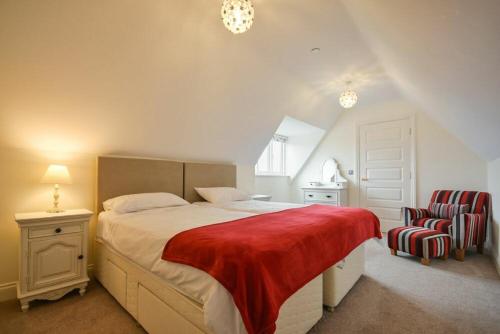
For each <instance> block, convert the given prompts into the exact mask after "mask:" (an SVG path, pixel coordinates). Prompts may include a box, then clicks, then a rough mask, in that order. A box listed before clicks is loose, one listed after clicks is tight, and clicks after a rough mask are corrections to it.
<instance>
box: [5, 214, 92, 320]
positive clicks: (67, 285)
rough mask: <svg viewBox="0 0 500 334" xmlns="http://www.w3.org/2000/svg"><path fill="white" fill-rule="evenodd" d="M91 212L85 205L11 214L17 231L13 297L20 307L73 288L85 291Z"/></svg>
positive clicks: (57, 296)
mask: <svg viewBox="0 0 500 334" xmlns="http://www.w3.org/2000/svg"><path fill="white" fill-rule="evenodd" d="M91 216H92V212H91V211H89V210H86V209H79V210H67V211H64V212H60V213H48V212H33V213H19V214H16V215H15V219H16V222H17V224H18V226H19V229H20V232H21V233H20V236H21V241H20V251H19V282H18V284H17V298H18V299H19V302H20V304H21V309H22V310H23V311H27V310H28V308H29V302H30V301H32V300H35V299H49V300H56V299H59V298H61V297H62V296H64V295H65V294H66V293H68V292H70V291H72V290H74V289H79V290H80V291H79V292H80V295H82V296H83V295H84V294H85V290H86V288H87V284H88V281H89V278H88V275H87V244H88V223H89V220H90V217H91Z"/></svg>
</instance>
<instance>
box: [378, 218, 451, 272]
mask: <svg viewBox="0 0 500 334" xmlns="http://www.w3.org/2000/svg"><path fill="white" fill-rule="evenodd" d="M387 245H388V246H389V248H390V249H391V254H392V255H397V254H398V253H397V252H398V251H401V252H405V253H409V254H411V255H415V256H418V257H421V258H422V260H421V262H422V264H425V265H429V263H431V260H430V258H431V257H441V258H442V259H443V260H446V259H447V258H448V254H449V253H450V247H451V238H450V236H449V235H448V234H446V233H443V232H440V231H436V230H432V229H429V228H425V227H418V226H403V227H396V228H393V229H392V230H390V231H389V232H387Z"/></svg>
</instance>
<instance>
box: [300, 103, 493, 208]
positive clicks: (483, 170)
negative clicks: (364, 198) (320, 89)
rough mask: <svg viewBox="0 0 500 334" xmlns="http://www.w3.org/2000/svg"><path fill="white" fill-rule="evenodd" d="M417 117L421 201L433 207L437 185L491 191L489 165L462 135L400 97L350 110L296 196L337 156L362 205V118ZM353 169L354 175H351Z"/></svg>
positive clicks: (354, 201)
mask: <svg viewBox="0 0 500 334" xmlns="http://www.w3.org/2000/svg"><path fill="white" fill-rule="evenodd" d="M412 115H415V121H416V136H417V139H416V155H417V205H418V206H427V204H428V201H429V198H430V196H431V193H432V191H433V190H434V189H445V188H449V189H469V190H486V188H487V163H486V162H485V161H484V160H483V159H481V158H480V157H478V156H477V155H476V154H475V153H473V152H472V151H471V150H470V149H468V148H467V147H466V146H465V145H464V144H463V143H462V142H461V141H460V140H459V139H458V138H456V137H455V136H453V135H451V134H450V133H449V132H448V131H446V130H444V129H443V128H442V127H440V126H439V125H438V124H437V123H436V122H434V121H433V120H432V119H430V118H429V117H428V116H427V115H426V114H425V113H423V112H421V111H420V110H419V109H418V108H417V107H416V106H414V105H412V104H410V103H409V102H406V101H402V100H398V101H393V102H390V103H384V104H380V105H376V106H372V107H365V108H354V109H352V110H349V111H345V112H344V113H343V114H342V115H341V116H340V117H339V118H338V120H337V122H336V124H335V125H334V126H333V128H332V130H331V131H330V132H329V133H328V134H327V135H326V136H325V138H324V139H323V141H322V142H321V144H320V145H319V147H318V148H317V149H316V151H315V152H314V153H313V155H312V156H311V158H310V159H309V161H308V162H307V164H306V165H305V166H304V168H303V169H302V172H301V173H300V174H299V175H298V176H297V177H296V178H295V180H294V182H293V184H292V187H291V192H292V194H291V199H292V200H293V201H296V202H300V199H301V197H302V194H301V190H300V186H302V185H304V184H306V183H307V182H308V181H310V180H319V179H320V178H321V166H322V164H323V162H324V161H325V160H326V159H328V158H331V157H334V158H335V159H337V162H338V163H339V164H340V169H341V170H342V172H343V175H344V176H345V177H346V178H347V179H349V181H350V184H349V203H350V205H351V206H356V205H358V191H357V181H356V179H357V162H356V159H357V158H356V127H357V124H359V123H360V122H368V121H372V120H379V119H388V120H390V119H398V118H403V117H409V116H412ZM348 169H353V170H354V171H355V173H354V175H352V176H350V175H347V170H348Z"/></svg>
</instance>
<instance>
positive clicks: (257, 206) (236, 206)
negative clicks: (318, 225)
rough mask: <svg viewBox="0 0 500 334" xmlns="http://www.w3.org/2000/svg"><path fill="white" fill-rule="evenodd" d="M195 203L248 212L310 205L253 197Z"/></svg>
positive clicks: (271, 210) (264, 211)
mask: <svg viewBox="0 0 500 334" xmlns="http://www.w3.org/2000/svg"><path fill="white" fill-rule="evenodd" d="M194 204H195V205H198V206H203V207H213V208H221V209H225V210H230V211H238V212H248V213H270V212H276V211H282V210H286V209H294V208H303V207H305V206H308V204H295V203H284V202H267V201H257V200H253V199H252V200H247V201H232V202H224V203H210V202H196V203H194Z"/></svg>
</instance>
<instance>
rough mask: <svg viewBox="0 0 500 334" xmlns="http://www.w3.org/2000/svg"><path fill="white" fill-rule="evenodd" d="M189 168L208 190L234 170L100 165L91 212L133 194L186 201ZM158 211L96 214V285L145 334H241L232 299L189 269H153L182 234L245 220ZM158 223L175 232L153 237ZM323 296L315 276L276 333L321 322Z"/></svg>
mask: <svg viewBox="0 0 500 334" xmlns="http://www.w3.org/2000/svg"><path fill="white" fill-rule="evenodd" d="M190 168H194V169H195V170H200V168H201V170H203V171H204V172H203V178H205V179H210V178H211V177H212V179H216V180H214V182H221V179H222V180H223V179H225V178H227V181H228V182H229V181H230V180H234V179H235V172H236V171H235V169H234V172H231V170H233V168H234V166H227V165H203V164H184V163H181V162H171V161H164V160H149V159H131V158H115V157H99V158H98V186H97V203H96V205H97V207H98V209H99V211H102V204H101V203H102V202H103V201H104V200H106V199H109V198H113V197H116V196H120V195H124V194H133V193H147V192H169V193H173V194H176V195H179V196H181V197H182V196H184V197H185V194H184V188H185V182H186V179H185V172H186V171H187V170H190ZM221 170H222V171H223V172H222V174H220V176H221V177H217V175H218V174H219V173H221V172H220V171H221ZM228 171H229V172H228ZM231 182H234V181H231ZM159 211H162V210H151V211H149V212H141V213H139V214H132V215H127V216H126V217H124V216H123V215H120V216H115V217H113V216H110V215H109V214H107V213H102V214H100V216H99V223H98V227H97V233H96V240H95V241H96V242H95V251H96V268H95V276H96V278H97V279H98V280H99V281H100V282H101V283H102V285H103V286H104V287H105V288H106V289H107V290H108V291H109V293H110V294H111V295H112V296H113V297H115V299H116V300H117V301H118V302H119V303H120V304H121V305H122V306H123V307H124V308H125V309H126V310H127V311H128V312H129V313H130V314H131V315H132V316H133V317H134V318H135V319H136V320H137V321H138V322H139V323H140V324H141V325H142V326H143V327H144V328H145V330H146V331H148V332H149V333H245V328H244V326H243V325H242V322H241V317H240V316H239V313H238V311H237V309H236V308H235V306H234V303H233V302H232V299H231V298H230V297H231V296H230V295H228V294H227V292H225V291H224V288H223V287H222V286H221V285H220V284H219V283H218V282H217V281H216V280H215V279H213V278H211V277H210V276H209V275H208V274H206V273H205V272H203V271H200V270H197V269H195V268H191V267H189V266H185V265H182V264H177V263H168V262H167V261H160V260H159V258H158V254H157V253H158V252H159V249H160V248H161V245H162V244H164V243H165V241H166V240H168V238H169V237H171V236H172V235H173V234H175V233H177V232H179V231H180V230H182V228H184V229H185V228H189V227H193V226H199V225H203V224H210V223H213V222H217V221H221V220H231V219H236V218H238V217H246V216H251V215H252V214H251V213H243V212H234V211H228V210H223V209H220V208H202V207H199V206H195V205H188V206H186V207H181V208H175V209H171V210H167V211H169V212H159ZM159 217H163V218H159ZM165 217H169V218H168V219H171V221H172V222H174V225H172V228H171V229H169V230H164V229H158V219H165ZM207 217H208V218H207ZM187 218H189V219H187ZM186 221H188V222H190V223H189V224H186ZM175 223H179V224H180V225H183V227H182V228H180V227H179V226H178V225H179V224H177V225H175ZM181 223H182V224H181ZM322 290H323V285H322V275H319V276H317V277H316V278H315V279H313V280H312V281H310V282H309V283H307V284H306V285H305V286H303V287H302V288H301V289H300V290H298V291H297V292H296V293H295V294H293V295H292V296H291V297H290V298H288V300H287V301H286V302H285V303H284V304H283V305H282V307H281V309H280V313H279V317H278V320H277V322H276V325H277V329H276V332H277V333H305V332H307V331H308V330H309V329H310V328H311V327H312V326H313V325H314V324H315V323H316V322H317V321H318V320H319V319H320V318H321V316H322Z"/></svg>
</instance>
